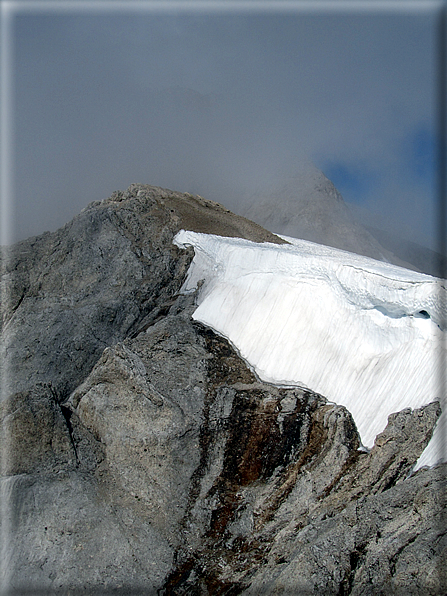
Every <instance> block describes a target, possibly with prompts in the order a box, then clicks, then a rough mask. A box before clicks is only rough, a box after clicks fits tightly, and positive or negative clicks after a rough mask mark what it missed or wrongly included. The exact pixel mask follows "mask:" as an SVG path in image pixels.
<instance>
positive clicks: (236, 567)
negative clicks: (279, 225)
mask: <svg viewBox="0 0 447 596" xmlns="http://www.w3.org/2000/svg"><path fill="white" fill-rule="evenodd" d="M181 228H185V229H191V230H194V231H198V232H206V233H214V234H219V235H228V236H240V237H244V238H247V239H250V240H253V241H258V242H262V241H270V242H280V240H279V239H277V238H276V237H274V236H273V235H272V234H269V233H268V232H266V231H265V230H263V229H262V228H260V227H259V226H257V225H256V224H252V223H251V222H249V221H248V220H244V219H243V218H240V217H237V216H234V215H233V214H231V213H230V212H228V211H227V210H225V209H223V208H222V207H220V206H218V205H216V204H214V203H211V202H208V201H205V200H204V199H202V198H200V197H192V196H191V195H181V194H180V193H174V192H171V191H166V190H163V189H158V188H154V187H149V186H139V185H132V186H131V187H130V188H129V189H128V191H126V192H125V193H116V194H114V195H113V196H112V197H111V198H110V199H108V200H106V201H102V202H100V203H97V204H93V205H91V206H89V207H88V208H87V209H86V210H84V211H83V212H82V213H81V214H80V215H79V216H78V217H77V218H75V219H74V220H73V221H72V222H70V224H68V225H67V226H65V228H63V229H62V230H59V231H58V232H55V233H54V234H45V235H43V236H41V237H39V238H34V239H30V240H28V241H26V242H22V243H20V244H18V245H16V246H15V247H13V248H12V249H11V252H10V255H9V257H8V258H7V259H6V260H4V262H3V283H4V284H6V286H7V288H8V289H9V292H8V293H7V295H8V301H7V302H4V304H3V346H2V347H3V350H4V352H3V362H4V364H5V371H4V372H6V373H7V374H6V382H4V383H3V389H4V391H3V399H2V402H1V406H0V407H1V409H0V416H1V419H2V427H1V429H2V430H1V432H2V437H1V438H2V478H1V490H2V502H3V511H2V514H3V515H2V540H3V548H4V556H3V559H2V575H3V582H4V586H5V588H9V590H10V592H11V594H25V593H29V594H31V593H32V594H39V593H42V594H51V593H55V594H59V593H60V594H65V593H70V594H76V593H77V591H79V593H86V591H87V592H88V593H94V594H101V593H104V594H115V593H119V594H129V595H130V594H157V593H158V594H166V595H167V594H201V595H207V594H210V595H211V594H213V595H214V594H247V595H248V594H256V595H257V594H266V595H267V594H273V593H274V594H284V595H289V594H379V593H384V594H390V593H393V594H399V593H402V594H408V593H413V594H421V595H422V594H423V595H426V594H440V593H442V591H443V588H442V579H443V578H442V556H443V553H445V542H444V541H445V528H444V525H443V521H444V514H445V509H444V506H445V504H444V500H443V494H444V489H443V483H444V478H445V467H444V466H438V467H436V468H433V469H430V470H420V471H419V472H418V473H416V474H414V475H412V476H408V475H409V472H410V471H411V467H412V466H413V464H414V463H415V462H416V460H417V458H418V457H419V455H420V453H421V452H422V450H423V449H424V447H425V445H426V444H427V442H428V441H429V439H430V437H431V433H432V429H433V427H434V424H435V423H436V419H437V417H438V416H439V413H440V412H439V406H438V404H436V403H434V404H430V405H428V406H426V407H424V408H422V409H420V410H416V411H413V412H411V411H409V410H408V411H403V412H401V413H399V414H396V415H393V416H391V417H390V419H389V423H388V426H387V428H386V429H384V432H383V433H382V434H381V435H379V436H378V437H377V439H376V443H375V446H374V448H373V449H372V450H371V451H370V452H369V453H366V452H364V451H361V450H359V449H358V448H359V444H360V443H359V436H358V433H357V430H356V427H355V424H354V422H353V420H352V417H351V415H350V414H349V412H348V411H347V410H346V409H345V408H343V407H341V406H337V405H334V404H330V403H328V402H327V401H326V399H325V398H324V397H323V396H321V395H318V394H316V393H313V392H312V391H304V390H302V389H298V388H289V389H287V388H278V387H274V386H272V385H269V384H266V383H261V382H259V381H258V379H257V378H256V377H255V376H254V374H253V373H252V372H251V370H250V369H249V368H248V367H247V365H246V364H245V363H244V362H243V361H242V360H241V358H240V357H239V356H238V354H237V353H236V352H235V351H234V350H233V348H232V347H231V346H230V345H229V343H228V342H227V341H226V340H225V339H224V338H222V337H220V336H217V335H216V334H215V333H214V332H213V331H212V330H211V329H208V328H206V327H204V326H203V325H201V324H200V323H197V322H195V321H193V320H192V316H191V315H192V313H193V311H194V309H195V296H194V295H188V296H182V295H180V294H179V290H180V288H181V286H182V283H183V281H184V278H185V275H186V272H187V269H188V266H189V264H190V262H191V259H192V249H188V250H180V249H178V248H176V247H175V246H174V245H173V244H172V239H173V237H174V235H175V234H176V233H177V232H178V230H179V229H181Z"/></svg>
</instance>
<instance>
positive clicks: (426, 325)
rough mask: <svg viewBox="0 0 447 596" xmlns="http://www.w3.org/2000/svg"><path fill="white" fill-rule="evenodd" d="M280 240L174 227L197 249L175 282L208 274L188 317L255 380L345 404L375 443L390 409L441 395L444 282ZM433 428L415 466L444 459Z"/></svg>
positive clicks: (366, 439)
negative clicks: (212, 333)
mask: <svg viewBox="0 0 447 596" xmlns="http://www.w3.org/2000/svg"><path fill="white" fill-rule="evenodd" d="M286 239H287V240H288V241H289V242H291V244H290V245H276V244H268V243H264V244H257V243H253V242H250V241H247V240H242V239H238V238H222V237H218V236H212V235H207V234H197V233H194V232H186V231H184V230H182V231H181V232H179V233H178V234H177V236H176V237H175V239H174V242H175V243H176V244H177V246H181V247H182V246H187V245H188V246H193V247H194V249H195V255H196V256H195V258H194V260H193V262H192V264H191V267H190V270H189V273H188V278H187V280H186V282H185V285H184V288H183V290H184V291H192V290H195V289H196V287H197V285H198V282H199V281H201V280H204V283H203V285H202V287H201V290H200V293H199V296H198V307H197V309H196V311H195V313H194V319H196V320H197V321H200V322H202V323H204V324H206V325H208V326H210V327H212V328H213V329H214V330H216V331H217V332H218V333H220V334H221V335H223V336H225V337H227V338H228V339H229V340H230V341H231V343H232V344H233V345H234V346H235V347H236V348H237V349H238V351H239V353H240V354H241V356H242V357H243V358H244V359H245V360H246V361H247V362H248V363H249V364H250V365H251V366H252V367H253V369H254V370H255V371H256V373H257V374H258V376H259V377H260V378H261V379H262V380H264V381H267V382H270V383H274V384H282V385H299V386H304V387H308V388H310V389H312V390H313V391H316V392H318V393H321V394H322V395H324V396H325V397H326V398H328V399H329V400H330V401H333V402H335V403H337V404H340V405H344V406H345V407H346V408H347V409H348V410H349V411H350V412H351V414H352V415H353V417H354V420H355V422H356V424H357V428H358V430H359V433H360V436H361V438H362V442H363V444H364V445H365V446H367V447H372V445H373V443H374V439H375V437H376V435H377V434H378V433H380V432H381V431H382V430H383V429H384V428H385V426H386V424H387V418H388V415H389V414H390V413H392V412H397V411H399V410H402V409H404V408H406V407H411V408H415V407H419V406H421V405H424V404H427V403H430V402H431V401H433V400H434V399H440V398H441V397H442V396H441V394H440V391H441V387H442V382H441V381H442V374H443V371H444V367H445V362H446V358H445V356H446V352H445V348H444V347H443V346H445V332H443V331H441V329H440V327H441V326H442V323H443V313H442V311H441V304H442V303H444V304H445V301H444V302H442V301H441V300H440V293H441V292H443V293H444V296H445V292H446V288H445V285H444V282H442V281H441V280H437V279H435V278H433V277H430V276H428V275H423V274H420V273H416V272H413V271H410V270H407V269H403V268H400V267H397V266H395V265H391V264H388V263H383V262H379V261H375V260H373V259H370V258H368V257H362V256H359V255H355V254H352V253H348V252H346V251H341V250H337V249H332V248H330V247H326V246H322V245H318V244H315V243H312V242H307V241H304V240H296V239H291V238H286ZM441 407H442V403H441ZM443 416H444V414H443ZM441 426H442V425H440V424H439V423H438V427H437V429H436V430H435V435H434V437H433V439H432V441H431V442H430V444H429V445H428V447H427V448H426V450H425V451H424V453H423V454H422V456H421V458H420V459H419V461H418V464H417V467H421V466H423V465H432V464H434V463H436V462H437V461H440V460H441V459H442V454H443V448H444V444H443V437H441V432H440V430H441Z"/></svg>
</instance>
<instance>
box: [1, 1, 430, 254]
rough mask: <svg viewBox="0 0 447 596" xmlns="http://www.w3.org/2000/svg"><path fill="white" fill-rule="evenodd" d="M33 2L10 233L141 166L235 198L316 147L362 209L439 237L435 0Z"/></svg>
mask: <svg viewBox="0 0 447 596" xmlns="http://www.w3.org/2000/svg"><path fill="white" fill-rule="evenodd" d="M359 1H360V2H361V1H362V0H359ZM55 4H59V6H61V5H63V4H64V3H63V2H62V3H55ZM87 4H88V3H87ZM120 4H121V3H117V5H120ZM12 5H14V3H12ZM39 5H40V3H39V2H36V3H35V4H34V9H33V10H31V9H29V10H17V11H16V12H14V11H13V13H12V18H11V39H12V59H11V74H10V85H11V95H12V97H13V101H12V109H11V114H10V115H9V117H10V119H11V123H12V135H11V151H13V159H12V161H13V164H14V170H13V176H12V183H11V188H12V190H11V193H10V194H11V204H12V214H11V216H10V226H9V230H10V231H9V235H10V237H11V239H12V240H17V239H21V238H25V237H28V236H30V235H34V234H38V233H41V232H43V231H45V230H54V229H56V228H57V227H59V226H61V225H62V224H64V223H65V222H66V221H68V220H69V219H70V218H71V217H73V216H74V215H75V214H76V213H78V212H79V211H80V210H81V209H82V208H83V207H85V206H86V205H87V204H88V203H89V202H91V201H93V200H98V199H104V198H106V197H108V196H109V195H110V194H111V193H112V192H113V191H114V190H117V189H125V188H127V187H128V186H129V184H131V183H133V182H138V183H145V184H153V185H156V186H162V187H166V188H171V189H175V190H179V191H187V192H191V193H198V194H200V195H202V196H206V197H207V198H210V199H212V200H215V201H218V202H220V203H223V204H225V205H226V206H227V207H229V208H230V209H234V210H238V209H239V208H240V206H241V204H242V203H243V202H244V201H247V200H256V190H257V189H259V188H262V187H263V185H267V184H269V182H270V181H271V180H272V178H278V177H281V176H293V174H294V172H295V171H296V169H297V168H298V167H299V164H301V163H302V162H303V161H305V160H310V161H312V162H313V163H314V164H315V165H316V166H317V167H319V168H320V169H322V171H323V172H324V173H325V174H326V175H327V176H328V177H329V178H330V179H331V180H332V181H333V182H334V183H335V185H336V186H337V188H338V190H339V191H340V192H341V193H342V195H343V197H344V199H345V200H346V201H347V202H349V203H352V204H353V205H355V206H356V207H358V208H360V209H361V210H362V212H363V214H364V217H366V219H368V214H371V218H372V219H371V221H373V222H375V223H377V222H376V220H377V218H381V220H382V221H383V222H384V223H385V224H386V225H388V227H392V228H393V229H394V230H399V231H400V232H401V233H402V234H404V235H405V236H406V237H407V238H409V237H411V238H412V239H413V240H415V239H416V240H417V241H418V242H420V243H422V244H425V245H426V246H429V247H434V246H435V237H436V229H437V225H436V193H435V185H434V184H435V176H434V146H435V141H436V135H437V131H436V113H435V108H436V102H435V100H436V76H437V71H436V64H437V54H436V44H435V26H436V15H437V12H436V10H434V9H433V5H432V4H431V3H430V5H427V6H429V8H428V9H427V10H419V11H410V10H408V11H406V10H405V3H403V7H404V9H403V10H399V11H397V10H396V11H394V12H393V11H386V12H380V11H379V10H377V11H371V10H370V11H367V12H362V11H357V10H351V9H346V10H343V11H338V12H337V11H333V10H332V11H330V12H328V11H327V10H326V11H325V10H322V11H317V10H315V11H309V10H307V11H302V10H299V3H297V4H296V6H295V7H294V8H293V9H292V8H290V9H289V10H288V11H279V10H278V11H277V12H276V11H274V10H270V11H263V10H261V9H256V8H253V10H245V11H240V10H234V9H230V8H229V9H227V10H225V9H222V10H221V11H220V12H216V11H211V10H206V7H205V8H204V6H205V5H203V4H202V5H201V8H191V9H189V10H187V9H185V8H183V9H182V10H180V9H179V10H178V11H175V10H172V3H171V4H170V5H169V4H166V6H167V7H169V6H170V7H171V9H169V10H168V9H167V8H166V9H164V8H163V5H159V9H158V10H153V9H151V10H149V6H150V3H147V6H148V10H147V11H145V10H139V11H135V10H133V9H132V6H131V5H129V6H130V7H129V9H128V10H121V11H115V10H112V9H110V8H109V9H104V10H103V11H101V10H95V11H93V12H92V11H90V10H87V9H86V8H85V7H84V8H79V9H76V8H75V7H74V4H73V3H72V4H71V6H72V7H73V8H70V10H68V9H67V10H65V11H62V10H57V9H56V8H55V9H48V4H47V5H46V8H45V10H44V9H43V8H42V9H39ZM109 5H110V3H108V6H109ZM141 5H145V6H146V3H144V2H143V3H141ZM42 6H43V5H42ZM232 6H233V7H234V5H232ZM253 6H254V7H255V6H258V5H257V4H253ZM430 6H431V7H432V8H430ZM96 7H98V3H96ZM279 208H280V207H279ZM365 214H367V215H366V216H365Z"/></svg>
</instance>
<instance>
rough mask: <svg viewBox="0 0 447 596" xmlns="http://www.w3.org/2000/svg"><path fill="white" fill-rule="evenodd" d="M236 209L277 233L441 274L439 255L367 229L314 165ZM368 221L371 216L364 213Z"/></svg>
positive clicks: (278, 180)
mask: <svg viewBox="0 0 447 596" xmlns="http://www.w3.org/2000/svg"><path fill="white" fill-rule="evenodd" d="M231 206H232V208H233V210H234V211H235V212H236V213H240V214H241V215H244V216H245V217H247V218H249V219H251V220H252V221H255V222H257V223H259V224H260V225H262V226H263V227H264V228H266V229H268V230H270V231H272V232H274V233H276V234H283V235H286V236H292V237H294V238H301V239H303V240H310V241H312V242H316V243H318V244H325V245H327V246H332V247H334V248H340V249H342V250H347V251H349V252H354V253H356V254H360V255H364V256H368V257H371V258H373V259H377V260H379V261H387V262H389V263H394V264H396V265H400V266H402V267H406V268H409V269H415V270H416V271H423V272H424V273H428V274H430V275H437V276H440V274H441V269H440V264H439V263H440V256H439V255H437V253H435V252H434V251H430V250H429V249H426V248H424V247H422V246H419V245H417V244H416V243H415V242H412V243H410V242H409V241H406V240H404V239H399V238H396V236H395V235H392V234H391V233H387V232H385V231H383V230H380V229H379V228H377V227H371V226H368V225H362V223H361V221H360V219H359V217H358V211H357V210H355V209H353V208H352V207H350V206H348V205H347V204H346V203H345V201H344V200H343V197H342V195H341V194H340V192H339V191H338V190H337V189H336V187H335V186H334V184H333V183H332V182H331V181H330V180H329V179H328V178H327V177H326V176H325V175H324V174H323V172H322V171H321V170H319V169H318V168H317V167H316V166H314V165H313V164H311V163H310V162H302V163H301V164H300V165H299V166H297V170H296V172H295V174H294V175H283V176H277V177H276V178H274V179H272V180H271V181H270V182H269V183H268V184H267V185H263V186H262V187H261V188H259V189H258V190H257V191H256V192H255V193H253V194H251V195H248V196H245V197H244V199H243V200H241V201H239V202H234V203H231ZM363 221H364V222H366V223H367V222H368V216H367V215H366V214H365V213H364V214H363Z"/></svg>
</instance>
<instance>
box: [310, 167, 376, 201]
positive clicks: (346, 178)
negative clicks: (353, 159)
mask: <svg viewBox="0 0 447 596" xmlns="http://www.w3.org/2000/svg"><path fill="white" fill-rule="evenodd" d="M320 167H321V169H322V171H323V172H324V174H325V175H326V176H327V177H328V178H329V180H331V182H333V183H334V185H335V186H336V188H337V190H339V191H340V192H341V194H342V195H343V198H344V199H345V200H347V201H350V202H355V203H362V202H363V201H364V200H366V199H367V198H369V197H370V196H371V193H372V192H373V191H374V190H375V189H376V187H377V176H375V175H374V174H373V173H372V172H371V170H369V169H368V168H366V167H363V166H361V165H358V164H349V163H345V162H342V161H334V162H330V163H326V164H322V165H320Z"/></svg>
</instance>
